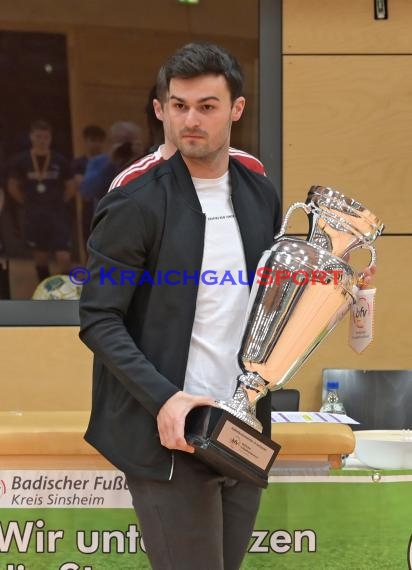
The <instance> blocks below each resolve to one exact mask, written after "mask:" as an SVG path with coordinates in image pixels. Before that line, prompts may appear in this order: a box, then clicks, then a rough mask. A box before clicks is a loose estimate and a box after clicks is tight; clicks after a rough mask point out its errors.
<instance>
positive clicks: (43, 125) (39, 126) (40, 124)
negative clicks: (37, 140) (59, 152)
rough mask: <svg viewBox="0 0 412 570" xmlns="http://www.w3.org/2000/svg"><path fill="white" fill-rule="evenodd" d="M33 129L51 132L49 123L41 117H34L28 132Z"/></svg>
mask: <svg viewBox="0 0 412 570" xmlns="http://www.w3.org/2000/svg"><path fill="white" fill-rule="evenodd" d="M33 131H49V132H50V133H51V132H52V128H51V124H50V123H48V122H47V121H43V119H36V120H35V121H32V123H31V124H30V132H31V133H32V132H33Z"/></svg>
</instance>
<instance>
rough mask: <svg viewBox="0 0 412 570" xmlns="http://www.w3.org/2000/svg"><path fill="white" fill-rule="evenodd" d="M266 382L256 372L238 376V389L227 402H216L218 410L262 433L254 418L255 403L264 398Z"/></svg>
mask: <svg viewBox="0 0 412 570" xmlns="http://www.w3.org/2000/svg"><path fill="white" fill-rule="evenodd" d="M267 391H268V387H267V382H265V380H264V379H263V378H262V377H261V376H260V375H259V374H258V373H257V372H246V373H244V374H240V376H238V387H237V389H236V392H235V393H234V395H233V398H232V399H231V400H229V401H226V402H225V401H223V400H218V401H217V402H216V403H217V405H218V407H219V408H221V409H223V410H225V411H226V412H229V413H230V414H232V415H234V416H235V417H236V418H239V419H240V420H242V421H243V422H245V423H246V424H247V425H249V426H250V427H252V428H253V429H255V430H257V431H258V432H260V433H262V431H263V427H262V424H261V423H260V421H259V420H258V419H257V417H256V403H257V402H258V401H259V400H260V399H261V398H263V396H266V394H267Z"/></svg>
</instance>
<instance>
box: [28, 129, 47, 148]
mask: <svg viewBox="0 0 412 570" xmlns="http://www.w3.org/2000/svg"><path fill="white" fill-rule="evenodd" d="M51 140H52V135H51V132H50V131H48V130H43V129H36V130H34V131H31V133H30V141H31V144H32V147H33V149H34V150H35V151H37V152H40V153H41V152H47V151H48V150H49V148H50V145H51Z"/></svg>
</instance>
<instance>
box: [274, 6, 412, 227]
mask: <svg viewBox="0 0 412 570" xmlns="http://www.w3.org/2000/svg"><path fill="white" fill-rule="evenodd" d="M411 6H412V3H411ZM411 67H412V56H345V57H343V56H285V57H284V125H283V127H284V205H285V207H287V206H288V205H289V204H290V203H291V202H294V201H302V200H304V198H305V196H306V192H307V189H308V187H309V186H310V185H312V184H322V185H326V186H333V187H336V188H337V189H341V190H342V191H343V192H345V193H347V194H348V195H349V196H352V197H354V198H356V199H357V200H359V201H361V202H363V203H365V204H366V205H367V206H368V207H369V209H371V210H372V211H373V212H375V213H376V214H377V215H378V216H380V217H381V218H382V219H383V221H384V222H385V224H386V232H391V233H408V232H412V222H411V213H412V192H411V182H412V160H411V141H412V104H411V101H412V98H411V96H412V74H411V73H410V70H411ZM291 228H292V229H291V231H302V230H303V228H304V224H303V223H302V222H301V221H300V219H299V222H298V223H297V224H295V225H293V224H292V226H291Z"/></svg>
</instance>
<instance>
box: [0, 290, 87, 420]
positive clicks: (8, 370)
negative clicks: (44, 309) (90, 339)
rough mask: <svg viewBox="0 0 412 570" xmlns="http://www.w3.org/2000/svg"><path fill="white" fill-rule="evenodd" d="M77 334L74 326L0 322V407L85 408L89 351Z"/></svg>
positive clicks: (45, 409) (22, 408) (8, 408)
mask: <svg viewBox="0 0 412 570" xmlns="http://www.w3.org/2000/svg"><path fill="white" fill-rule="evenodd" d="M58 302H61V303H64V301H56V303H58ZM78 333H79V331H78V328H77V327H16V328H14V327H0V361H1V398H0V410H1V411H34V410H39V411H47V410H88V409H89V407H90V394H91V377H92V356H91V352H90V351H89V350H88V349H87V348H86V347H85V345H84V344H83V343H82V342H81V341H80V340H79V338H78Z"/></svg>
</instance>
